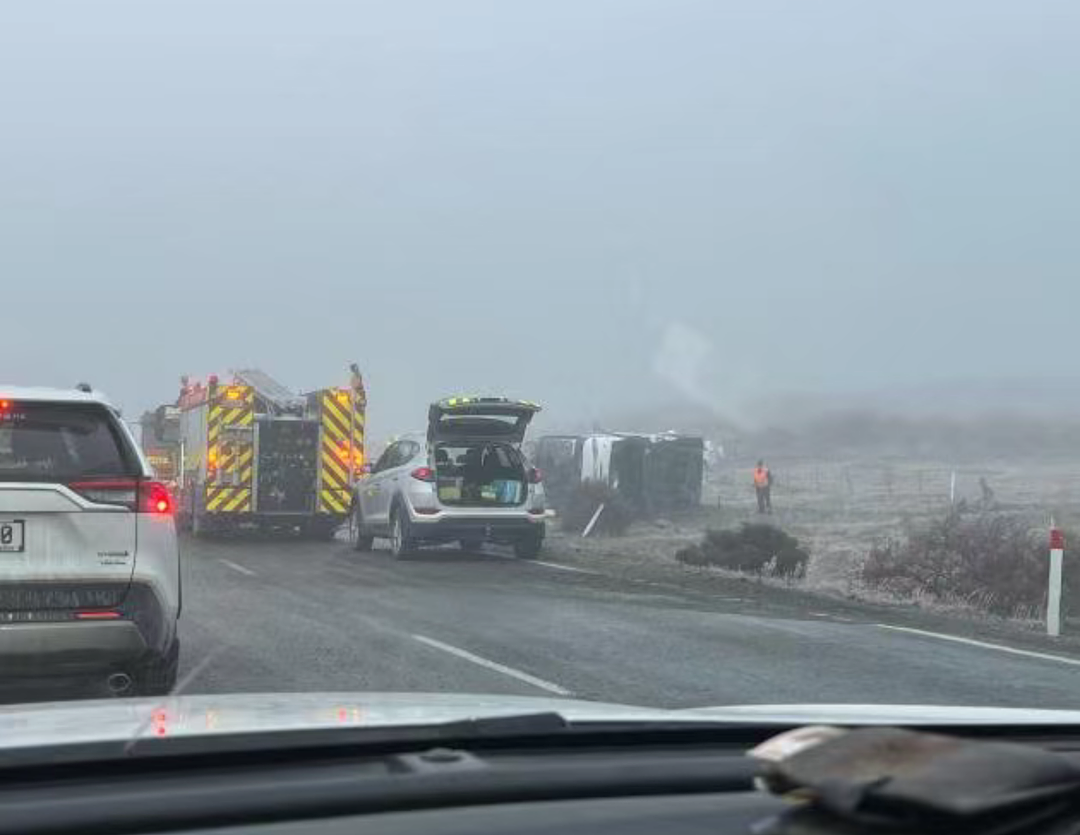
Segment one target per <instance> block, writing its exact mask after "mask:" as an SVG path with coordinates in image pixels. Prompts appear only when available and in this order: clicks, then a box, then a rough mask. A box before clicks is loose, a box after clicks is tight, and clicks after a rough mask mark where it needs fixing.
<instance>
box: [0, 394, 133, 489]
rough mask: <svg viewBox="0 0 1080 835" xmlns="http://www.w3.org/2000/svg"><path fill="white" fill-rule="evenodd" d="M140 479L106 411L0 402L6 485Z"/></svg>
mask: <svg viewBox="0 0 1080 835" xmlns="http://www.w3.org/2000/svg"><path fill="white" fill-rule="evenodd" d="M138 475H139V466H138V462H137V459H136V458H135V455H134V454H133V453H132V451H131V449H130V448H129V445H128V443H127V441H126V439H125V438H124V436H123V435H122V434H121V432H120V429H119V427H118V426H117V423H116V418H115V417H114V416H113V415H112V413H111V412H110V411H109V410H108V409H107V408H106V407H104V406H101V405H98V404H94V403H47V402H20V401H8V400H0V481H65V482H66V481H71V480H75V479H85V478H110V477H123V478H133V477H136V476H138Z"/></svg>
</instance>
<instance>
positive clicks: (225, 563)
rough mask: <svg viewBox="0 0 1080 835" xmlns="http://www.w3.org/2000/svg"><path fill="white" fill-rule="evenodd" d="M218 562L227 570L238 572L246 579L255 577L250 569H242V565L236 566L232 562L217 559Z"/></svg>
mask: <svg viewBox="0 0 1080 835" xmlns="http://www.w3.org/2000/svg"><path fill="white" fill-rule="evenodd" d="M218 562H220V563H221V564H222V565H224V566H227V567H228V568H231V569H232V570H233V571H239V572H240V573H241V574H246V575H247V576H248V577H254V576H255V572H254V571H252V570H251V569H250V568H244V566H242V565H237V564H236V563H234V562H233V561H232V560H225V559H219V560H218Z"/></svg>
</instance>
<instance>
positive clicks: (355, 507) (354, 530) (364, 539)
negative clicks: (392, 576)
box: [349, 499, 375, 551]
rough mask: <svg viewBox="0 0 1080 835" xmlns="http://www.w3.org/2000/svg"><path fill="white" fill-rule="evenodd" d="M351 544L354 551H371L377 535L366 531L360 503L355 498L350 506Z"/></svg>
mask: <svg viewBox="0 0 1080 835" xmlns="http://www.w3.org/2000/svg"><path fill="white" fill-rule="evenodd" d="M349 544H350V545H352V547H353V550H354V551H370V550H371V549H372V548H373V547H374V546H375V537H374V536H372V535H371V534H369V533H367V532H365V531H364V520H363V518H362V517H361V515H360V504H359V502H357V501H356V500H355V499H354V500H353V503H352V507H351V508H349Z"/></svg>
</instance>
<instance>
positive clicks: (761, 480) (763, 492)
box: [754, 460, 772, 513]
mask: <svg viewBox="0 0 1080 835" xmlns="http://www.w3.org/2000/svg"><path fill="white" fill-rule="evenodd" d="M754 492H755V493H757V512H758V513H766V512H767V513H772V496H771V493H772V472H771V471H770V470H769V468H768V467H766V466H765V462H764V461H760V460H759V461H758V462H757V466H756V467H754Z"/></svg>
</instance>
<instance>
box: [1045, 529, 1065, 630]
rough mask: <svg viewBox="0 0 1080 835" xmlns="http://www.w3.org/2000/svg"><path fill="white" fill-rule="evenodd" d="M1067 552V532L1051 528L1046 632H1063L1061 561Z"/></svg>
mask: <svg viewBox="0 0 1080 835" xmlns="http://www.w3.org/2000/svg"><path fill="white" fill-rule="evenodd" d="M1064 552H1065V534H1064V532H1062V530H1061V529H1060V528H1050V578H1049V588H1048V589H1047V594H1046V634H1047V635H1051V636H1053V637H1055V638H1056V637H1057V636H1058V635H1060V634H1061V562H1062V556H1063V554H1064Z"/></svg>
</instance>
